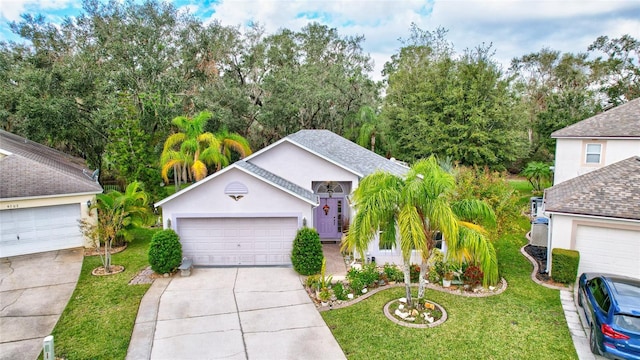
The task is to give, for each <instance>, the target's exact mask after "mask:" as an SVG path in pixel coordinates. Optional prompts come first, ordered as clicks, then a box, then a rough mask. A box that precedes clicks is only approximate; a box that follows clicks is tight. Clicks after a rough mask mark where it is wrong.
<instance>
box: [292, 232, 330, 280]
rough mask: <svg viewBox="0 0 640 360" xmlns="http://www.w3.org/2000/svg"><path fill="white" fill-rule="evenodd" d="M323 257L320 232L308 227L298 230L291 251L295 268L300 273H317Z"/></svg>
mask: <svg viewBox="0 0 640 360" xmlns="http://www.w3.org/2000/svg"><path fill="white" fill-rule="evenodd" d="M322 259H324V255H323V254H322V244H321V243H320V235H318V232H317V231H316V230H315V229H311V228H308V227H304V228H302V229H300V230H298V233H297V234H296V238H295V240H294V241H293V250H292V251H291V263H292V264H293V269H294V270H295V271H297V272H298V273H299V274H300V275H313V274H317V273H319V272H320V270H321V268H322Z"/></svg>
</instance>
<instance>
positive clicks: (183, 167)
mask: <svg viewBox="0 0 640 360" xmlns="http://www.w3.org/2000/svg"><path fill="white" fill-rule="evenodd" d="M209 118H211V113H210V112H208V111H202V112H200V113H199V114H198V115H196V116H195V117H194V118H192V119H190V118H188V117H186V116H178V117H176V118H175V119H173V120H172V123H173V124H174V125H176V126H177V127H178V129H180V130H182V132H178V133H175V134H173V135H171V136H169V137H168V138H167V140H165V142H164V148H163V150H162V155H161V157H160V162H161V164H162V177H163V179H164V181H165V182H169V178H168V174H169V171H170V170H173V177H174V182H175V184H176V191H178V190H180V183H181V182H185V183H186V182H187V181H200V180H202V179H204V178H205V177H206V176H207V174H208V173H209V171H208V168H207V166H208V165H215V167H216V170H220V169H221V168H223V167H225V166H227V165H229V162H230V157H231V151H230V150H234V151H236V152H237V153H239V154H240V157H241V158H242V157H245V156H247V155H249V154H251V149H250V148H249V143H248V142H247V140H246V139H244V138H243V137H242V136H240V135H238V134H236V133H229V132H228V131H226V130H225V129H223V130H222V131H221V132H219V133H218V134H216V135H213V134H212V133H210V132H205V131H204V125H205V124H206V122H207V121H208V120H209Z"/></svg>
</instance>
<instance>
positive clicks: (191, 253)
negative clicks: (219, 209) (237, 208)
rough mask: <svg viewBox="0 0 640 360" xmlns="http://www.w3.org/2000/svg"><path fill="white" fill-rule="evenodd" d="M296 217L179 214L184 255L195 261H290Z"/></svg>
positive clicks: (225, 263) (223, 263)
mask: <svg viewBox="0 0 640 360" xmlns="http://www.w3.org/2000/svg"><path fill="white" fill-rule="evenodd" d="M297 229H298V219H297V218H293V217H287V218H182V219H178V234H179V235H180V242H181V243H182V252H183V254H184V256H188V257H190V258H192V259H193V263H194V264H195V265H214V266H216V265H217V266H237V265H290V264H291V248H292V245H293V240H294V238H295V236H296V231H297Z"/></svg>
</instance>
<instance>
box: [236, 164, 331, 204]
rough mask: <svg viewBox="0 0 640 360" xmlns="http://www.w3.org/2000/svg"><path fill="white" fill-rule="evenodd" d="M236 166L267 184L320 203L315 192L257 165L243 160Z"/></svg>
mask: <svg viewBox="0 0 640 360" xmlns="http://www.w3.org/2000/svg"><path fill="white" fill-rule="evenodd" d="M234 165H237V166H238V167H240V168H243V169H245V170H247V171H249V172H251V173H252V174H254V175H255V176H258V177H260V178H262V179H264V180H266V181H267V182H270V183H272V184H275V185H277V186H279V187H281V188H283V189H286V190H288V191H290V192H292V193H294V194H296V195H298V196H300V197H302V198H305V199H307V200H309V201H310V202H313V203H317V202H318V197H317V196H316V195H314V194H313V192H311V191H309V190H307V189H305V188H302V187H300V186H298V185H296V184H294V183H292V182H290V181H288V180H285V179H283V178H281V177H280V176H278V175H276V174H274V173H271V172H269V171H267V170H265V169H263V168H261V167H259V166H257V165H254V164H251V163H248V162H246V161H243V160H239V161H236V162H235V163H234Z"/></svg>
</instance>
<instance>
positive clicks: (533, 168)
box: [521, 161, 551, 192]
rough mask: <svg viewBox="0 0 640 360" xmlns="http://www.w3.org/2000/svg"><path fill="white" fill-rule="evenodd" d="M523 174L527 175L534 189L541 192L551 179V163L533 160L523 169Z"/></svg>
mask: <svg viewBox="0 0 640 360" xmlns="http://www.w3.org/2000/svg"><path fill="white" fill-rule="evenodd" d="M521 174H522V176H524V177H526V178H527V180H529V183H531V186H533V191H536V192H541V191H542V190H543V189H544V184H545V183H548V182H549V181H550V180H551V169H550V168H549V164H545V163H543V162H539V161H532V162H530V163H528V164H527V166H526V167H525V168H524V169H523V170H522V173H521Z"/></svg>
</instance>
